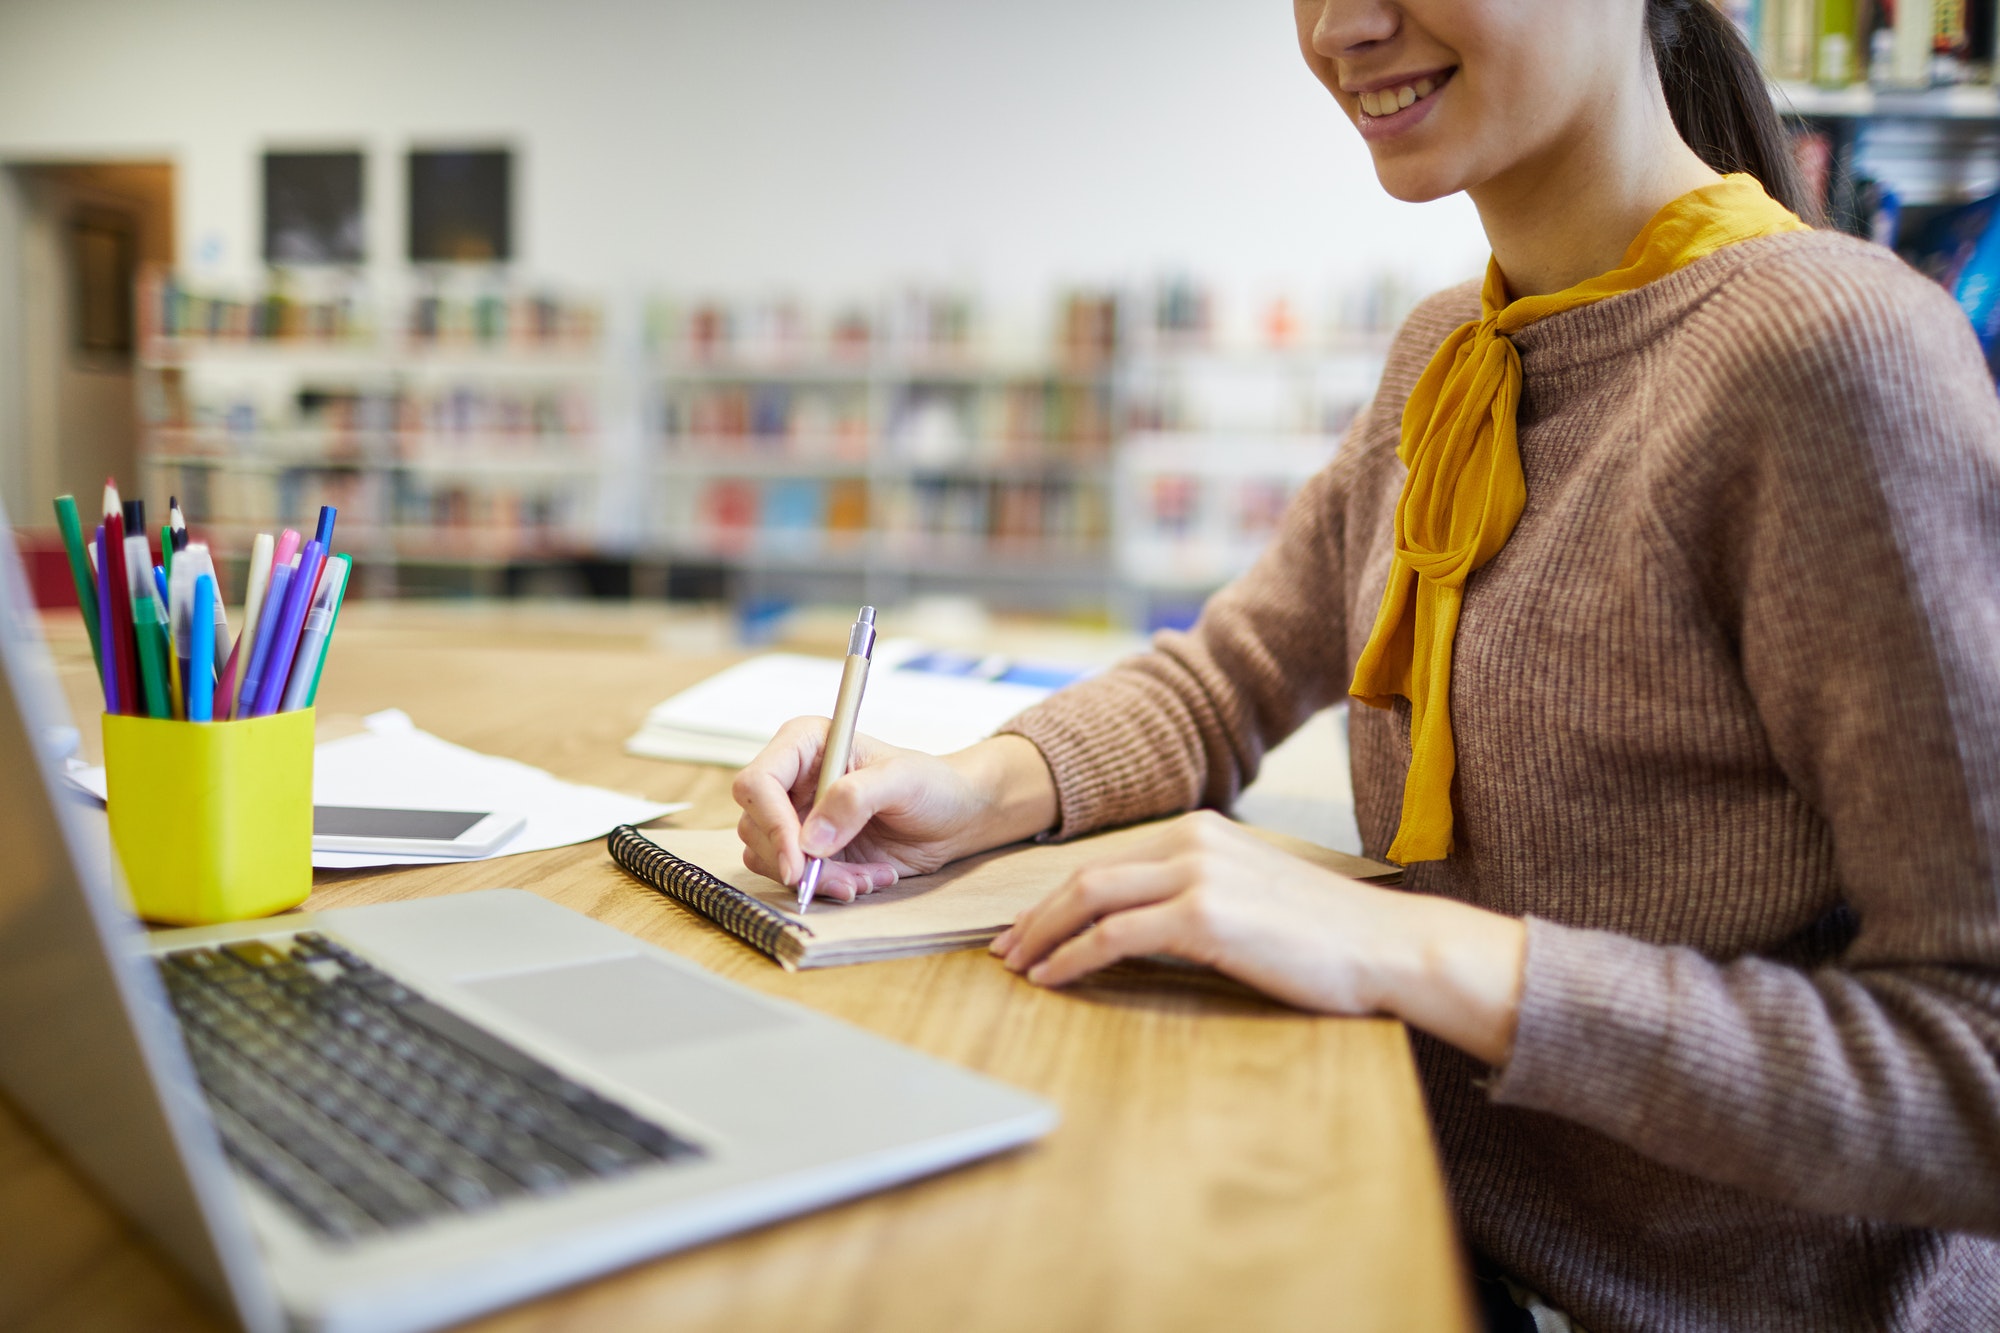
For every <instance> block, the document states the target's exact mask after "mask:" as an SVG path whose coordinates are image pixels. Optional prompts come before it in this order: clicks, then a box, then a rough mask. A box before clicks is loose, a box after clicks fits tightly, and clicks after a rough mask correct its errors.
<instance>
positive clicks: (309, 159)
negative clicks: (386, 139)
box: [264, 152, 367, 264]
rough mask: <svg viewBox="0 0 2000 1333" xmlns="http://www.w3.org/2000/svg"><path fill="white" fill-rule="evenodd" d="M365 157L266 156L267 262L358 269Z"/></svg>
mask: <svg viewBox="0 0 2000 1333" xmlns="http://www.w3.org/2000/svg"><path fill="white" fill-rule="evenodd" d="M361 166H362V164H361V154H360V153H356V152H336V153H266V154H264V262H265V263H267V264H359V263H361V262H362V261H363V260H364V259H366V258H367V247H366V237H365V233H364V231H363V229H362V216H361V204H362V198H361V180H362V169H361Z"/></svg>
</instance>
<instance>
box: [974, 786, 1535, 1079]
mask: <svg viewBox="0 0 2000 1333" xmlns="http://www.w3.org/2000/svg"><path fill="white" fill-rule="evenodd" d="M1525 944H1526V930H1525V927H1524V926H1523V925H1522V923H1521V922H1519V921H1516V920H1514V919H1513V918H1511V917H1504V916H1498V915H1496V914H1494V913H1491V912H1486V911H1482V910H1480V909H1478V908H1475V907H1470V906H1467V905H1466V904H1464V903H1459V902H1454V901H1451V900H1449V899H1444V898H1432V897H1426V896H1422V895H1417V894H1411V893H1404V892H1400V891H1397V890H1394V889H1384V888H1378V887H1376V886H1374V885H1370V884H1364V883H1362V882H1361V881H1359V880H1353V879H1348V878H1346V877H1345V876H1343V875H1337V874H1335V873H1334V872H1332V871H1330V870H1322V869H1321V868H1319V867H1318V866H1315V865H1313V864H1311V863H1310V862H1307V861H1302V860H1300V859H1299V858H1298V857H1295V856H1291V855H1289V854H1287V853H1285V852H1282V851H1280V850H1278V849H1277V848H1276V847H1273V846H1272V845H1271V844H1270V843H1268V842H1265V841H1264V840H1263V839H1261V838H1258V837H1257V836H1256V835H1254V834H1252V833H1250V832H1248V831H1246V830H1245V829H1243V828H1241V827H1239V826H1238V825H1236V824H1233V823H1231V822H1230V821H1229V820H1227V819H1225V818H1223V817H1222V816H1221V815H1218V814H1213V813H1208V812H1203V813H1199V814H1193V815H1188V816H1185V817H1183V818H1181V819H1178V820H1175V821H1174V822H1173V823H1172V824H1171V825H1169V826H1168V827H1167V828H1166V829H1164V830H1162V831H1161V833H1160V835H1159V836H1158V837H1156V838H1153V839H1151V840H1149V841H1148V842H1146V843H1143V844H1141V845H1139V846H1136V847H1134V848H1133V849H1132V850H1130V851H1128V852H1125V853H1123V854H1121V855H1118V856H1114V857H1111V858H1108V859H1106V860H1104V861H1100V862H1098V863H1096V864H1094V865H1091V866H1088V867H1085V868H1084V869H1082V870H1080V871H1078V872H1077V873H1076V874H1074V875H1072V876H1071V877H1070V878H1069V880H1068V882H1066V883H1065V884H1064V885H1063V886H1062V887H1061V888H1059V889H1057V890H1056V891H1055V892H1054V893H1052V894H1050V895H1049V896H1048V897H1047V898H1045V899H1043V900H1042V901H1041V902H1040V903H1038V904H1036V905H1035V906H1034V907H1032V908H1030V909H1029V910H1028V911H1027V912H1025V913H1024V914H1022V916H1021V917H1020V918H1019V919H1018V920H1017V921H1015V923H1014V924H1013V926H1012V927H1010V928H1009V929H1008V930H1007V931H1006V932H1005V933H1003V934H1002V935H1001V936H1000V937H999V938H998V939H996V940H994V941H993V945H992V949H993V952H994V953H996V954H998V955H1000V957H1001V958H1002V959H1003V960H1004V961H1005V963H1006V965H1007V967H1008V968H1010V969H1011V970H1013V971H1015V972H1025V973H1026V974H1027V977H1028V980H1030V981H1032V982H1034V983H1036V984H1037V985H1043V986H1062V985H1066V984H1068V983H1069V982H1072V981H1075V980H1076V979H1077V978H1079V977H1082V976H1085V975H1086V974H1088V973H1091V972H1094V971H1096V970H1097V969H1099V968H1101V967H1105V966H1107V965H1109V964H1111V963H1115V962H1117V961H1118V960H1120V959H1122V958H1133V957H1138V956H1141V955H1144V954H1171V955H1173V956H1175V957H1177V958H1184V959H1187V960H1188V961H1190V962H1196V963H1205V964H1207V965H1209V966H1210V967H1213V968H1215V969H1216V970H1217V971H1220V972H1223V973H1226V974H1228V975H1229V976H1232V977H1234V978H1236V979H1237V980H1238V981H1241V982H1243V983H1245V984H1246V985H1250V986H1254V987H1256V988H1257V989H1258V990H1261V991H1263V992H1264V993H1265V994H1267V995H1271V996H1273V997H1275V998H1277V999H1280V1000H1283V1001H1285V1002H1286V1003H1288V1004H1293V1005H1296V1006H1298V1007H1299V1008H1301V1009H1311V1010H1316V1011H1319V1012H1322V1013H1333V1014H1372V1013H1386V1014H1393V1015H1395V1016H1396V1017H1399V1018H1402V1019H1404V1020H1405V1021H1407V1022H1409V1023H1412V1024H1414V1025H1416V1026H1418V1027H1421V1028H1424V1029H1425V1030H1426V1031H1429V1032H1431V1033H1433V1034H1435V1035H1437V1036H1439V1037H1442V1038H1443V1039H1445V1040H1446V1041H1449V1042H1452V1043H1453V1044H1454V1045H1457V1046H1459V1047H1461V1048H1463V1049H1464V1050H1466V1051H1468V1052H1469V1053H1471V1054H1473V1055H1475V1056H1477V1057H1479V1058H1481V1059H1484V1060H1486V1061H1487V1062H1488V1063H1490V1064H1494V1065H1499V1064H1504V1063H1505V1061H1506V1058H1507V1055H1508V1053H1509V1052H1510V1051H1511V1049H1512V1046H1513V1037H1514V1026H1515V1015H1516V1010H1517V1009H1518V1007H1519V997H1520V989H1521V973H1522V966H1523V961H1524V955H1525V951H1526V949H1525Z"/></svg>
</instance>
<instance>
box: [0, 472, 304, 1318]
mask: <svg viewBox="0 0 2000 1333" xmlns="http://www.w3.org/2000/svg"><path fill="white" fill-rule="evenodd" d="M51 614H52V615H54V614H68V615H70V616H72V617H73V616H75V614H76V612H75V611H74V610H70V611H68V612H66V613H64V612H51ZM41 616H42V613H41V612H40V611H39V610H37V608H36V606H35V604H34V601H33V599H32V598H31V597H30V595H29V592H28V585H27V580H26V578H25V577H24V576H23V573H22V570H21V566H20V560H19V557H18V556H17V554H16V547H15V543H14V536H13V531H12V529H11V528H10V527H9V526H8V524H7V520H6V514H5V511H4V510H0V847H4V848H5V849H6V857H5V865H4V868H0V1088H4V1089H5V1091H6V1094H7V1096H8V1098H9V1099H11V1100H12V1101H13V1103H14V1104H15V1105H16V1106H18V1107H20V1108H21V1110H23V1111H24V1112H26V1113H27V1115H28V1116H29V1117H30V1118H31V1119H32V1120H34V1121H35V1122H36V1124H37V1125H39V1126H40V1127H41V1129H42V1130H43V1132H44V1133H46V1134H47V1135H48V1136H49V1138H51V1139H52V1140H54V1141H55V1143H56V1144H57V1145H58V1146H59V1147H60V1148H61V1149H62V1151H63V1153H64V1155H65V1156H67V1157H68V1158H69V1160H70V1162H71V1163H72V1164H73V1165H75V1166H76V1167H78V1168H80V1169H81V1170H82V1171H83V1172H84V1173H85V1174H86V1175H88V1176H90V1177H91V1178H92V1180H93V1181H94V1182H95V1183H96V1184H97V1186H98V1187H99V1189H100V1190H101V1191H102V1192H103V1194H104V1195H106V1196H107V1197H109V1198H110V1199H112V1200H114V1201H115V1202H116V1203H117V1205H118V1206H119V1208H120V1209H121V1211H123V1212H124V1213H125V1214H126V1215H127V1216H128V1217H130V1218H131V1219H132V1220H133V1221H134V1222H136V1223H137V1224H138V1225H139V1226H140V1227H141V1228H142V1229H143V1230H145V1231H146V1232H147V1233H149V1234H150V1236H151V1237H152V1239H153V1240H154V1242H155V1243H156V1244H158V1245H159V1247H160V1248H161V1249H163V1250H165V1251H166V1252H167V1253H168V1254H169V1255H170V1256H171V1257H172V1258H174V1259H175V1260H176V1261H177V1262H178V1263H179V1264H180V1266H181V1268H182V1270H183V1271H184V1272H186V1273H187V1274H188V1275H189V1276H190V1277H192V1278H194V1279H195V1280H196V1281H197V1282H198V1283H199V1284H200V1285H201V1286H202V1287H203V1288H204V1289H206V1290H207V1291H208V1293H209V1294H210V1295H211V1297H212V1298H214V1299H215V1300H216V1302H217V1303H218V1304H220V1305H222V1306H223V1307H225V1308H229V1309H232V1310H233V1311H234V1313H235V1314H236V1317H237V1318H238V1319H239V1320H240V1321H241V1322H242V1323H243V1324H244V1325H245V1326H246V1327H249V1328H253V1329H263V1328H271V1329H276V1328H280V1327H282V1324H283V1321H282V1317H281V1315H280V1312H279V1309H278V1305H277V1301H276V1299H275V1297H274V1296H273V1295H272V1293H271V1291H270V1289H269V1285H268V1283H267V1281H266V1280H265V1278H264V1274H263V1270H262V1268H261V1266H260V1264H259V1262H258V1259H257V1256H256V1251H255V1247H254V1242H253V1240H252V1238H251V1235H250V1231H249V1226H248V1223H247V1221H246V1219H245V1218H244V1216H243V1213H242V1209H241V1202H240V1200H239V1199H238V1198H237V1197H236V1194H235V1184H234V1182H233V1180H232V1179H231V1178H230V1176H229V1170H228V1167H227V1165H226V1163H225V1162H224V1160H223V1157H222V1151H221V1147H220V1145H219V1143H218V1142H217V1139H216V1134H215V1128H214V1126H213V1124H212V1123H211V1122H210V1121H209V1120H208V1117H207V1112H206V1110H205V1104H204V1103H203V1101H202V1099H201V1094H200V1092H199V1090H198V1088H197V1086H196V1084H195V1081H194V1074H193V1071H192V1070H191V1069H190V1067H189V1065H188V1061H187V1053H186V1050H185V1048H184V1047H183V1045H182V1042H181V1038H180V1032H179V1029H178V1028H177V1027H176V1026H175V1025H174V1022H173V1019H172V1018H171V1017H170V1015H169V1011H168V1009H167V1004H166V998H165V996H164V995H163V994H162V993H161V989H160V984H159V980H158V978H157V977H156V976H155V975H154V973H153V970H152V967H153V965H152V963H151V962H150V961H149V960H148V959H146V958H145V957H144V955H143V953H142V952H141V948H142V946H143V943H144V934H143V932H142V931H141V930H140V928H139V926H138V923H137V922H135V921H134V920H133V919H132V918H131V916H130V914H129V913H128V912H127V911H126V910H125V907H124V904H123V893H122V890H121V888H120V887H119V885H118V884H117V881H116V878H115V870H114V867H113V864H112V856H111V850H110V833H109V829H108V826H107V824H106V821H105V818H104V815H103V813H102V812H101V811H98V810H95V809H93V808H91V806H90V805H89V804H87V801H88V798H86V797H84V796H82V794H81V793H74V794H73V792H74V789H73V788H72V787H71V786H70V784H69V783H67V782H62V781H59V780H58V776H57V775H58V774H59V773H60V771H61V765H62V760H63V757H64V753H65V752H66V751H67V749H68V748H69V747H70V745H71V744H73V743H74V740H75V736H76V733H75V732H74V731H72V730H70V729H69V719H68V710H67V709H66V708H65V706H64V704H63V698H62V690H61V687H60V683H59V681H58V678H57V676H56V672H55V667H54V664H53V662H52V661H51V659H50V656H49V650H48V645H47V642H46V641H45V639H44V636H43V633H42V620H41Z"/></svg>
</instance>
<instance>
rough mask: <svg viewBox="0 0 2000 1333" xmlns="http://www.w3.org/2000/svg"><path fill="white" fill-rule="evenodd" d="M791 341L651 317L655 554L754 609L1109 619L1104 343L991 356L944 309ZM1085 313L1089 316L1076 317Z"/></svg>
mask: <svg viewBox="0 0 2000 1333" xmlns="http://www.w3.org/2000/svg"><path fill="white" fill-rule="evenodd" d="M915 304H916V306H917V308H918V311H919V314H918V317H915V318H911V317H907V315H908V309H907V308H908V307H909V306H910V305H911V302H910V301H909V300H907V299H906V301H905V302H904V306H905V316H906V317H904V318H901V319H898V318H897V317H896V315H895V312H893V311H880V312H847V313H845V314H843V315H842V316H841V317H840V318H839V319H837V320H836V321H835V322H834V324H833V325H832V326H831V327H830V328H829V329H828V330H827V331H826V332H825V333H824V334H820V335H808V334H807V333H806V332H804V331H803V326H802V321H798V320H796V319H792V318H789V317H785V318H778V319H776V320H770V319H766V320H763V321H761V322H762V323H763V324H765V325H766V326H769V325H772V324H776V325H777V326H778V327H780V329H781V330H783V332H782V334H781V336H776V337H762V336H754V335H746V333H745V331H744V327H743V326H745V325H746V324H751V323H754V322H757V321H752V320H748V319H745V318H742V317H740V316H739V317H736V318H731V316H730V315H729V313H727V312H724V311H721V310H719V309H717V308H715V307H712V306H701V307H696V308H694V309H693V310H691V311H686V312H683V311H680V310H678V309H676V308H674V307H671V306H665V305H662V306H660V307H657V308H656V311H655V313H654V316H653V318H652V319H651V320H649V324H650V326H651V329H652V337H651V353H652V355H651V358H650V364H651V367H652V369H651V374H650V380H651V383H650V386H649V388H650V393H649V398H650V407H651V410H650V415H649V424H648V430H647V435H648V448H647V452H648V456H649V460H650V462H649V466H650V471H651V484H652V496H651V504H650V505H649V506H648V508H649V512H650V513H651V515H652V516H653V523H652V528H651V532H650V534H649V544H650V547H651V549H652V551H653V552H654V554H655V555H656V557H658V558H660V559H662V560H665V561H667V562H669V563H670V564H671V565H674V566H679V567H694V568H697V569H699V568H704V567H706V568H709V569H713V570H715V571H718V572H720V573H723V574H725V575H726V578H727V581H728V584H729V587H730V590H731V592H732V593H733V595H734V596H735V597H736V598H737V600H738V601H741V602H758V601H763V600H772V601H796V600H821V599H838V600H866V601H873V602H884V603H895V602H898V601H902V600H905V599H907V598H909V597H912V596H921V595H924V594H928V593H970V594H973V595H977V596H979V597H981V598H983V599H986V600H988V601H992V602H995V603H997V604H1001V605H1006V606H1009V607H1014V608H1019V609H1024V610H1041V611H1051V612H1061V613H1077V612H1089V613H1095V614H1102V612H1103V610H1104V608H1105V607H1106V606H1107V605H1108V604H1109V602H1110V599H1111V596H1112V587H1111V564H1110V559H1109V523H1110V519H1109V515H1110V507H1111V506H1110V496H1109V489H1110V479H1111V467H1110V463H1111V457H1112V450H1113V446H1114V441H1115V436H1116V434H1117V424H1118V412H1117V375H1116V366H1115V364H1114V363H1113V361H1112V359H1111V358H1110V356H1109V355H1108V354H1107V353H1108V349H1109V342H1108V339H1100V340H1098V341H1090V340H1088V339H1085V340H1083V341H1078V340H1076V339H1065V340H1063V341H1061V342H1060V343H1059V346H1058V350H1057V351H1056V352H1055V353H1054V354H1053V355H1050V356H1047V357H1040V358H1008V357H1000V356H995V355H992V354H990V353H987V352H983V351H981V350H979V349H978V347H977V344H976V343H975V341H974V339H973V338H972V337H971V332H970V321H969V310H968V307H967V306H966V304H965V303H964V302H962V301H961V300H958V299H954V298H948V297H932V298H924V299H923V300H921V301H918V302H916V303H915ZM1078 318H1081V316H1079V317H1078Z"/></svg>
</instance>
